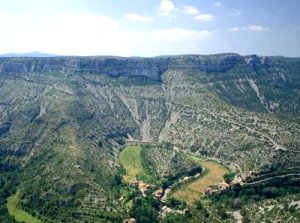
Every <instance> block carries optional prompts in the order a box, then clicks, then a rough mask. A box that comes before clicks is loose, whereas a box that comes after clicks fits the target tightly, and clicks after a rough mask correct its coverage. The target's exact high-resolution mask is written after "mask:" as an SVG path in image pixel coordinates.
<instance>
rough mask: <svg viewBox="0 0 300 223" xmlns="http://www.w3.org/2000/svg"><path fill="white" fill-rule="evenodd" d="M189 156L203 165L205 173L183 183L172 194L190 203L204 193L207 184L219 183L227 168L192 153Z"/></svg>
mask: <svg viewBox="0 0 300 223" xmlns="http://www.w3.org/2000/svg"><path fill="white" fill-rule="evenodd" d="M189 157H190V158H191V159H193V160H194V161H195V162H198V163H199V164H200V165H201V166H203V167H204V168H205V173H204V174H203V176H200V177H199V178H197V179H196V180H194V181H192V182H189V183H186V184H183V185H182V187H180V188H179V189H178V190H176V191H175V192H174V193H173V194H172V196H173V197H174V198H177V199H182V200H185V201H186V202H187V203H188V204H190V205H192V204H194V202H195V201H197V200H198V199H200V197H201V196H203V195H204V193H205V191H206V189H207V187H208V186H211V185H214V184H218V183H221V182H222V181H223V180H224V179H223V176H224V174H226V173H227V172H228V169H227V168H225V167H224V166H222V165H220V164H218V163H217V162H215V161H211V160H207V161H205V160H203V159H201V158H199V157H196V156H193V155H189Z"/></svg>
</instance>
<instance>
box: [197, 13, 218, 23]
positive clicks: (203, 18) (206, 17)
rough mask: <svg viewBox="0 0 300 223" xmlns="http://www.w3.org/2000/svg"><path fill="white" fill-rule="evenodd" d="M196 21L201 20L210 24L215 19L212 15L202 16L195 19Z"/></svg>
mask: <svg viewBox="0 0 300 223" xmlns="http://www.w3.org/2000/svg"><path fill="white" fill-rule="evenodd" d="M194 19H196V20H199V21H201V22H210V21H213V20H214V19H215V18H214V16H213V15H211V14H201V15H197V16H195V17H194Z"/></svg>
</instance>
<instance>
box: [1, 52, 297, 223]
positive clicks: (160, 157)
mask: <svg viewBox="0 0 300 223" xmlns="http://www.w3.org/2000/svg"><path fill="white" fill-rule="evenodd" d="M299 61H300V60H299V58H298V59H297V58H293V59H289V58H277V57H276V58H262V57H256V56H248V57H242V56H239V55H236V54H221V55H211V56H197V55H187V56H174V57H155V58H117V57H108V58H105V57H101V58H99V57H88V58H84V57H80V58H77V57H72V58H68V57H60V58H43V59H39V58H12V59H10V58H6V59H4V58H1V59H0V67H1V68H3V69H0V70H1V74H0V111H1V112H0V222H1V223H12V222H14V221H15V220H14V217H13V216H11V215H10V214H9V213H8V210H7V205H6V203H7V198H8V197H10V196H12V195H13V194H16V190H17V188H19V202H18V203H19V204H20V206H18V207H22V209H23V210H24V211H26V212H27V213H30V214H32V216H34V217H37V218H39V219H41V221H44V222H53V223H57V222H76V221H77V222H122V220H123V219H126V218H128V217H129V212H130V209H131V208H133V207H134V210H136V209H138V207H137V205H134V204H135V202H138V201H135V200H136V199H137V198H138V197H140V196H141V195H140V191H139V190H138V189H136V188H133V187H130V186H129V185H128V183H125V180H124V179H126V177H125V178H123V175H124V171H125V173H126V175H127V174H128V176H127V177H128V179H131V180H136V179H138V180H143V181H146V182H149V183H151V184H154V185H156V186H157V187H159V186H162V187H163V188H167V187H168V186H170V185H172V184H173V183H175V182H177V181H178V180H179V179H180V178H184V177H185V176H188V175H194V174H195V173H197V172H200V171H201V167H200V166H203V167H204V168H206V169H209V167H211V166H212V167H214V168H216V169H215V170H214V171H210V172H207V173H206V175H203V176H202V178H198V179H197V180H195V181H189V182H188V183H183V184H178V185H180V186H181V188H179V190H178V191H179V192H180V191H182V193H184V194H181V195H184V196H186V197H184V196H182V199H183V200H184V201H185V200H186V207H188V208H189V211H188V212H187V213H185V214H183V215H179V214H178V215H177V214H174V215H171V216H170V217H169V218H171V219H178V220H177V221H178V222H180V221H181V220H182V219H186V222H197V223H198V222H199V221H200V222H233V221H234V219H233V217H232V216H231V214H228V213H227V211H240V212H241V214H242V215H243V216H245V218H244V219H247V218H248V219H250V220H253V219H254V220H255V221H256V222H262V221H260V220H261V219H263V218H262V217H260V216H264V213H266V214H267V215H269V216H267V217H266V219H267V220H271V221H272V220H273V221H275V220H277V218H278V216H284V215H283V214H282V211H283V210H284V211H285V210H287V211H286V212H285V213H287V214H286V215H285V217H284V220H285V221H283V222H293V221H294V222H297V221H296V220H297V214H294V212H297V210H298V209H297V208H296V207H295V202H297V201H299V197H297V196H298V194H299V191H298V189H297V187H296V186H298V185H299V182H298V181H296V179H295V178H296V177H292V176H290V177H286V178H277V179H275V178H274V179H275V180H276V181H264V182H263V183H261V184H259V185H260V186H258V185H255V184H253V185H252V186H251V185H243V186H242V187H241V188H239V187H237V188H235V189H232V190H229V191H226V192H224V193H222V194H219V195H213V196H212V197H210V198H208V197H205V198H203V197H202V194H203V192H204V191H205V189H206V187H207V186H208V185H209V184H213V183H216V182H219V181H221V180H223V175H224V174H225V173H227V172H228V171H227V170H224V169H223V168H221V167H220V166H219V167H216V166H217V164H216V163H213V162H212V161H208V160H209V159H210V158H212V159H218V160H222V162H224V164H225V165H226V166H227V165H228V166H230V167H232V168H233V169H235V172H241V173H243V172H246V173H252V174H251V177H250V178H249V179H247V181H248V182H249V183H250V182H255V181H257V180H263V179H267V178H271V179H273V178H272V177H274V176H278V175H285V174H294V173H299V170H300V169H299V168H300V167H299V160H300V153H299V145H300V125H299V123H300V122H299V117H300V116H299V114H300V113H299V111H300V107H299V100H298V99H299V83H300V81H299V80H300V79H299V78H300V75H299V69H300V65H299V64H300V63H299ZM137 75H138V76H137ZM131 137H132V138H134V139H137V140H142V141H151V142H154V145H152V146H150V148H148V149H147V148H146V147H145V146H144V148H143V149H141V148H138V149H136V148H135V149H133V151H132V154H130V153H129V154H127V155H126V149H125V150H124V152H125V156H124V157H125V159H124V160H125V161H122V157H119V155H120V153H119V152H120V146H122V145H124V144H125V143H126V139H128V138H130V139H131ZM158 142H159V143H160V142H163V143H162V145H160V144H159V145H158ZM129 151H130V149H129ZM191 151H192V152H193V153H194V154H197V155H199V156H201V157H203V158H204V159H206V160H207V161H203V163H202V164H201V162H200V161H199V160H197V159H195V158H193V157H189V156H186V154H188V153H189V152H191ZM123 155H124V154H123ZM121 156H122V153H121ZM120 163H121V166H123V168H120ZM124 163H125V164H124ZM205 165H211V166H205ZM210 173H214V174H213V175H209V174H210ZM232 177H233V175H231V173H228V174H227V175H225V180H226V181H230V180H232ZM198 180H199V181H198ZM280 180H282V181H283V182H287V183H288V185H283V184H282V182H280ZM272 182H273V183H272ZM293 182H294V183H297V182H298V183H297V185H293ZM187 188H188V189H187ZM155 189H156V188H155V187H153V188H152V190H155ZM184 189H186V190H185V191H184ZM149 193H150V194H151V193H152V191H150V192H149ZM253 193H256V195H253ZM175 194H176V192H175ZM169 195H172V194H169ZM291 196H295V197H293V198H291ZM171 197H172V196H171ZM174 197H175V195H174ZM174 197H173V198H174ZM178 198H179V197H178ZM199 198H200V201H201V202H202V203H201V205H202V206H201V205H199V204H194V201H198V200H199ZM145 199H146V200H147V198H145ZM210 199H211V200H210ZM276 199H278V200H279V201H278V202H277V201H276ZM292 199H293V200H292ZM177 200H178V199H176V200H175V202H174V200H173V201H172V200H170V201H172V203H168V205H170V206H174V209H176V208H182V207H184V206H185V203H184V201H183V200H179V202H181V203H178V204H177ZM269 200H272V202H274V205H276V207H274V210H273V209H272V210H269V209H271V208H269V207H268V205H269V204H268V203H267V201H269ZM281 201H282V202H283V204H288V202H289V201H290V202H294V203H293V205H294V206H288V207H283V208H284V209H281V208H280V202H281ZM226 202H229V203H226ZM150 203H151V202H150V201H149V202H148V201H145V203H144V204H143V207H145V208H143V209H144V210H140V211H133V213H135V214H134V215H135V216H137V217H138V216H140V217H139V218H141V215H140V214H138V213H139V212H141V213H144V215H145V216H147V219H148V220H149V218H150V219H151V220H154V221H156V220H155V219H154V218H153V213H155V214H156V211H157V208H156V207H155V206H153V204H152V203H151V204H150ZM241 204H242V205H244V206H246V208H245V209H243V208H240V206H241ZM260 204H262V205H263V206H264V207H265V209H266V210H264V212H263V211H257V210H258V209H259V208H258V206H259V205H260ZM150 207H151V208H150ZM252 207H253V210H256V213H258V214H254V213H252V211H251V208H252ZM152 208H154V209H152ZM205 210H206V211H205ZM148 212H149V215H148V214H146V213H148ZM151 213H152V214H151ZM259 215H260V216H259ZM287 215H289V216H287ZM151 216H152V217H151ZM246 217H247V218H246ZM166 219H168V217H167V218H166ZM180 219H181V220H180ZM295 219H296V220H295ZM254 220H253V221H254ZM145 221H147V220H145ZM245 221H246V220H245ZM298 222H299V221H298Z"/></svg>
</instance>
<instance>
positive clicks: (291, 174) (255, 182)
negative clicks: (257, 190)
mask: <svg viewBox="0 0 300 223" xmlns="http://www.w3.org/2000/svg"><path fill="white" fill-rule="evenodd" d="M289 176H300V173H290V174H284V175H280V176H274V177H268V178H266V179H263V180H258V181H254V182H251V183H242V184H241V185H253V184H259V183H261V182H264V181H268V180H271V179H275V178H282V177H289Z"/></svg>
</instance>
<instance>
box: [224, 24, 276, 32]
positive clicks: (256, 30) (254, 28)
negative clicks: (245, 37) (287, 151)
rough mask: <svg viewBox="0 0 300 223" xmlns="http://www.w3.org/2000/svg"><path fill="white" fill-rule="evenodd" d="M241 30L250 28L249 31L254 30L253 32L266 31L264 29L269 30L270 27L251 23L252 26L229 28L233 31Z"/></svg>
mask: <svg viewBox="0 0 300 223" xmlns="http://www.w3.org/2000/svg"><path fill="white" fill-rule="evenodd" d="M241 30H248V31H252V32H264V31H269V30H270V28H268V27H264V26H260V25H251V26H243V27H232V28H229V29H228V31H231V32H237V31H241Z"/></svg>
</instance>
